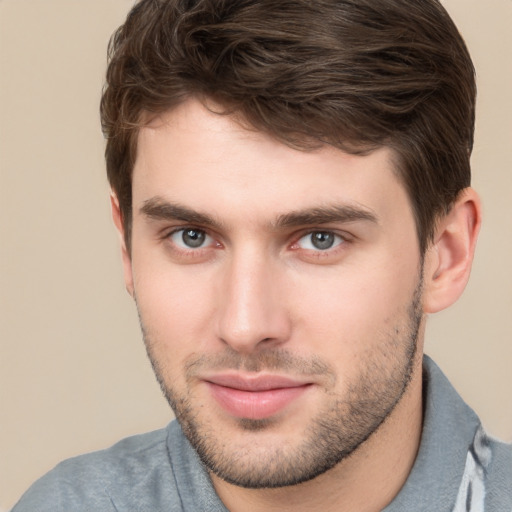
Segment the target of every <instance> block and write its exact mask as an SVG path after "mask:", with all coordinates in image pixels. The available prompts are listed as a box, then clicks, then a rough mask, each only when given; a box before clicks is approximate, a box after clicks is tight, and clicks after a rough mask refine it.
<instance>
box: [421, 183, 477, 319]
mask: <svg viewBox="0 0 512 512" xmlns="http://www.w3.org/2000/svg"><path fill="white" fill-rule="evenodd" d="M481 221H482V209H481V204H480V199H479V197H478V195H477V193H476V192H475V191H474V190H473V189H472V188H467V189H465V190H463V191H462V192H461V194H460V196H459V198H458V200H457V201H456V202H455V204H454V205H453V207H452V208H451V210H450V212H449V213H448V214H447V215H446V216H445V217H443V218H442V219H441V220H440V221H439V223H438V225H437V228H436V233H435V238H434V243H433V244H432V245H431V246H430V247H429V249H428V250H427V252H426V254H425V267H424V296H423V310H424V312H425V313H436V312H437V311H441V310H442V309H445V308H447V307H448V306H451V305H452V304H453V303H454V302H456V301H457V299H458V298H459V297H460V296H461V294H462V292H463V291H464V288H465V287H466V284H467V282H468V279H469V274H470V272H471V265H472V263H473V256H474V252H475V246H476V240H477V237H478V232H479V230H480V224H481Z"/></svg>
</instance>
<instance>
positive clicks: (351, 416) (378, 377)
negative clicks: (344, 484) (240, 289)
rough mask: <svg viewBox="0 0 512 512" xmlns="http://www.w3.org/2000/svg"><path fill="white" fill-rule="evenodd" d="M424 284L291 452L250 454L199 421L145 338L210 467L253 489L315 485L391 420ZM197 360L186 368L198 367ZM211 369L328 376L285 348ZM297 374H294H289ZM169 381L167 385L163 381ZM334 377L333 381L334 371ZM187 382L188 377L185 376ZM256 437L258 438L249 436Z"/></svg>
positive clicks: (410, 362) (231, 358) (257, 426)
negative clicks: (402, 319) (401, 321)
mask: <svg viewBox="0 0 512 512" xmlns="http://www.w3.org/2000/svg"><path fill="white" fill-rule="evenodd" d="M421 295H422V279H420V281H419V283H418V285H417V287H416V289H415V291H414V295H413V299H412V301H411V303H410V305H409V308H408V311H407V318H406V321H405V322H404V325H400V326H395V327H394V328H393V329H392V330H391V332H388V333H387V334H386V335H385V337H384V339H383V340H382V342H381V343H380V344H378V346H377V347H376V348H374V352H371V353H369V354H368V355H367V357H366V359H365V361H364V367H362V368H360V372H359V373H358V378H357V380H356V381H355V382H352V383H351V384H350V385H349V386H348V390H347V392H346V393H344V395H343V396H339V395H336V393H335V392H330V393H329V395H330V396H329V400H328V403H329V406H328V407H326V408H325V409H324V410H323V411H321V412H320V413H319V414H317V416H316V418H314V419H312V420H311V422H310V424H309V425H308V426H307V427H306V430H305V433H304V436H303V441H302V442H301V444H300V445H299V446H293V447H286V439H284V440H283V442H282V443H279V444H278V445H275V446H271V447H270V448H269V447H268V446H264V445H263V446H261V450H259V449H258V447H257V446H256V445H255V443H254V442H253V441H251V442H249V443H248V446H247V449H248V450H249V452H254V453H252V454H251V453H249V455H248V456H246V457H244V455H245V454H244V453H241V451H242V450H241V449H240V447H239V448H238V449H235V448H234V447H233V446H230V440H229V439H226V438H225V437H223V433H222V432H221V431H216V429H215V425H211V424H210V423H209V422H205V421H203V420H201V418H200V414H199V412H200V411H199V410H198V407H197V406H196V404H194V400H193V398H191V397H190V396H189V394H180V393H179V392H178V391H177V390H176V389H174V388H173V387H171V385H170V384H169V381H170V380H171V376H169V375H166V372H165V370H164V369H163V368H162V366H161V365H160V363H159V361H158V358H157V357H156V355H155V353H154V352H155V351H154V342H155V340H153V339H151V338H150V336H148V333H147V330H146V329H145V328H144V326H143V324H142V321H141V326H142V332H143V336H144V342H145V345H146V350H147V353H148V356H149V359H150V361H151V364H152V366H153V370H154V372H155V375H156V378H157V380H158V382H159V384H160V387H161V389H162V392H163V394H164V396H165V398H166V399H167V401H168V402H169V405H170V406H171V408H172V409H173V411H174V413H175V415H176V418H177V420H178V421H179V423H180V425H181V428H182V430H183V432H184V434H185V436H186V437H187V439H188V441H189V442H190V444H191V445H192V447H193V448H194V449H195V450H196V452H197V454H198V455H199V458H200V459H201V461H202V462H203V464H204V465H205V466H206V468H207V469H208V470H209V471H211V472H212V473H214V474H215V475H217V476H218V477H219V478H221V479H222V480H225V481H226V482H229V483H231V484H234V485H237V486H240V487H245V488H252V489H263V488H278V487H285V486H291V485H297V484H299V483H302V482H305V481H308V480H312V479H313V478H315V477H317V476H319V475H321V474H323V473H325V472H326V471H328V470H329V469H331V468H333V467H334V466H336V465H337V464H339V463H340V462H341V461H343V460H344V459H346V458H347V457H349V456H350V455H352V454H353V453H354V452H356V451H357V450H358V448H359V447H360V446H361V445H363V443H365V441H367V440H368V439H369V438H370V437H371V436H372V435H373V434H374V433H375V432H376V431H377V430H378V429H379V427H380V426H381V425H382V424H383V423H384V422H385V421H386V419H387V418H388V417H389V416H390V414H391V413H392V412H393V410H394V409H395V407H396V406H397V404H398V403H399V402H400V400H401V398H402V397H403V395H404V394H405V392H406V390H407V388H408V386H409V383H410V381H411V379H412V375H413V372H414V366H415V360H416V356H417V345H418V343H417V342H418V335H419V331H420V325H421V321H422V316H423V315H422V308H421ZM203 363H204V358H201V357H198V358H197V359H196V360H195V361H193V362H191V363H190V365H188V367H189V368H193V367H201V365H202V364H203ZM207 364H210V366H212V367H213V366H215V365H217V366H219V365H222V366H224V368H236V369H240V368H243V369H245V370H247V371H259V370H262V369H266V370H285V371H290V370H293V371H294V372H296V373H297V374H300V373H302V374H305V373H308V372H309V373H320V372H326V373H329V372H330V371H331V370H330V366H329V365H327V364H325V363H324V362H322V361H320V360H315V361H312V360H308V361H304V360H302V359H299V358H296V357H295V356H293V355H291V354H290V353H288V352H286V351H283V350H269V351H266V352H261V353H258V354H255V355H254V356H240V355H239V354H237V353H236V352H234V351H232V350H231V349H229V350H228V351H227V352H226V353H225V354H224V355H222V356H220V357H219V358H218V360H216V361H211V360H210V361H209V362H207ZM291 374H293V373H291ZM166 377H167V380H166ZM333 378H334V379H335V378H336V376H335V374H334V376H333ZM187 380H189V379H187ZM273 424H274V421H273V420H272V419H263V420H251V419H240V420H238V421H237V426H238V428H239V429H240V430H241V431H246V432H247V433H249V432H258V431H261V432H266V431H267V430H269V429H271V428H272V427H273ZM251 439H252V440H254V437H253V436H251Z"/></svg>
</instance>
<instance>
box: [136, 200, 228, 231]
mask: <svg viewBox="0 0 512 512" xmlns="http://www.w3.org/2000/svg"><path fill="white" fill-rule="evenodd" d="M140 212H141V213H143V214H144V215H145V216H146V217H149V218H150V219H155V220H180V221H183V222H187V223H191V224H201V225H202V226H207V227H211V228H219V227H220V226H221V223H220V222H218V221H216V220H215V219H214V218H213V217H212V216H210V215H208V214H205V213H201V212H198V211H196V210H192V209H191V208H188V207H186V206H183V205H180V204H177V203H170V202H169V201H166V200H165V199H163V198H161V197H158V196H156V197H152V198H151V199H148V200H147V201H144V204H143V205H142V207H141V209H140Z"/></svg>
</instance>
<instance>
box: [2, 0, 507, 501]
mask: <svg viewBox="0 0 512 512" xmlns="http://www.w3.org/2000/svg"><path fill="white" fill-rule="evenodd" d="M132 3H133V2H132V1H131V0H0V172H1V182H0V244H1V253H0V254H1V260H0V276H1V277H0V279H1V281H0V300H1V303H0V311H1V332H0V343H1V351H0V509H1V508H2V507H3V508H4V509H6V508H8V507H9V506H11V505H12V504H13V503H14V501H15V500H16V498H17V497H18V496H19V495H20V494H21V493H22V491H23V490H24V489H25V488H26V487H27V486H28V485H29V484H30V483H31V482H32V481H33V480H34V479H35V478H37V477H38V476H39V475H41V474H42V473H44V472H46V471H47V470H48V469H50V468H51V467H53V465H55V464H56V463H57V462H58V461H60V460H61V459H63V458H65V457H69V456H72V455H76V454H79V453H82V452H84V451H88V450H93V449H98V448H101V447H105V446H108V445H109V444H111V443H113V442H115V441H116V440H118V439H119V438H121V437H123V436H127V435H129V434H133V433H136V432H141V431H146V430H150V429H154V428H158V427H160V426H162V425H164V424H166V423H167V422H168V420H169V419H170V417H171V413H170V412H169V410H168V407H167V405H166V403H165V402H164V400H163V399H162V398H161V396H160V391H159V389H158V387H157V385H156V383H155V382H154V378H153V376H152V373H151V370H150V367H149V364H148V363H147V361H146V359H145V353H144V350H143V347H142V343H141V341H140V335H139V330H138V325H137V321H136V316H135V312H134V308H133V306H132V304H131V301H130V300H129V298H128V296H127V294H126V293H125V291H124V287H123V283H122V278H121V268H120V264H119V261H118V248H117V240H116V236H115V233H114V230H113V228H112V227H111V225H110V217H109V208H108V200H107V199H108V188H107V183H106V179H105V177H104V168H103V156H102V152H103V140H102V136H101V132H100V128H99V122H98V101H99V96H100V89H101V85H102V80H103V78H102V77H103V72H104V66H105V49H106V44H107V40H108V38H109V35H110V34H111V32H112V31H113V30H114V28H115V27H116V26H117V25H118V24H119V23H121V21H122V20H123V17H124V16H125V14H126V12H127V11H128V9H129V7H130V6H131V5H132ZM444 3H445V5H446V6H447V8H448V10H449V11H450V12H451V13H452V15H453V16H454V18H455V20H456V22H457V23H458V25H459V27H460V29H461V32H462V33H463V34H464V36H465V38H466V40H467V42H468V45H469V47H470V51H471V52H472V54H473V57H474V61H475V64H476V67H477V71H478V82H479V89H480V96H479V108H478V126H477V139H476V140H477V143H476V150H475V154H474V158H473V167H474V183H475V186H476V187H477V188H478V189H479V190H480V192H481V195H482V197H483V202H484V212H485V226H484V229H483V231H482V234H481V241H480V246H479V250H478V253H477V258H476V263H475V266H474V271H473V276H472V281H471V284H470V286H469V288H468V290H467V292H466V294H465V296H464V298H463V299H462V300H461V301H460V302H459V304H457V305H456V306H455V307H453V308H452V309H451V310H449V311H447V312H444V313H442V314H440V315H438V316H437V317H436V318H432V319H431V320H430V324H431V325H430V327H429V334H428V343H427V352H428V353H430V354H432V355H433V356H434V357H435V359H436V360H437V361H438V363H439V364H440V365H441V366H442V368H443V369H444V370H445V371H446V373H447V374H448V375H449V377H450V378H451V379H452V381H453V382H454V383H455V385H456V387H457V388H458V389H459V391H460V392H461V393H462V395H463V396H464V398H465V399H466V400H467V401H468V402H469V403H470V404H471V405H472V406H473V407H474V408H475V409H476V410H477V411H478V413H479V414H480V415H481V417H482V418H483V420H484V423H485V424H486V425H487V427H488V429H489V430H490V431H491V432H492V433H494V434H495V435H497V436H499V437H502V438H506V439H508V440H512V399H511V391H512V367H511V361H512V343H511V341H512V264H511V259H512V258H511V257H512V148H511V145H512V100H511V98H512V94H511V91H512V31H511V27H512V1H511V0H485V1H483V0H446V1H445V2H444Z"/></svg>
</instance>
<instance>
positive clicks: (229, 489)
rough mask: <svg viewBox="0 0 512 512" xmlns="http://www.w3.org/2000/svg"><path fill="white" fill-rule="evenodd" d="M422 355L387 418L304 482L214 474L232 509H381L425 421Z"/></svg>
mask: <svg viewBox="0 0 512 512" xmlns="http://www.w3.org/2000/svg"><path fill="white" fill-rule="evenodd" d="M421 364H422V361H421V357H418V360H417V362H416V367H415V370H414V373H413V378H412V380H411V382H410V384H409V386H408V388H407V391H406V392H405V393H404V395H403V397H402V398H401V400H400V402H399V403H398V404H397V406H396V407H395V409H394V410H393V412H392V413H391V414H390V415H389V417H388V418H387V419H386V421H385V422H384V423H383V424H382V425H381V426H380V427H379V429H378V430H377V431H376V432H374V433H373V435H372V436H371V437H370V438H369V439H368V440H367V441H365V442H364V443H363V444H362V445H361V446H360V447H359V448H358V449H357V450H356V451H355V452H354V453H352V454H351V455H350V456H349V457H347V458H346V459H345V460H343V461H341V462H340V463H339V464H338V465H337V466H335V467H334V468H332V469H331V470H329V471H327V472H326V473H324V474H322V475H320V476H318V477H316V478H314V479H313V480H310V481H308V482H304V483H302V484H300V485H295V486H290V487H282V488H279V489H245V488H242V487H237V486H235V485H232V484H229V483H227V482H225V481H223V480H221V479H219V478H218V477H216V476H215V475H212V481H213V485H214V487H215V490H216V491H217V494H218V495H219V497H220V499H221V500H222V501H223V503H224V505H225V506H226V508H227V509H228V510H230V512H263V511H265V512H269V511H273V510H279V511H280V512H287V511H293V512H302V511H306V510H307V511H310V510H322V511H324V512H330V511H334V510H336V512H355V511H357V512H378V511H380V510H382V509H383V508H384V507H386V505H388V504H389V503H390V502H391V501H392V500H393V498H394V497H395V496H396V495H397V494H398V492H399V491H400V489H401V488H402V486H403V484H404V483H405V481H406V479H407V477H408V475H409V473H410V471H411V469H412V466H413V464H414V460H415V458H416V454H417V451H418V447H419V443H420V438H421V427H422V416H423V407H422V367H421Z"/></svg>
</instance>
